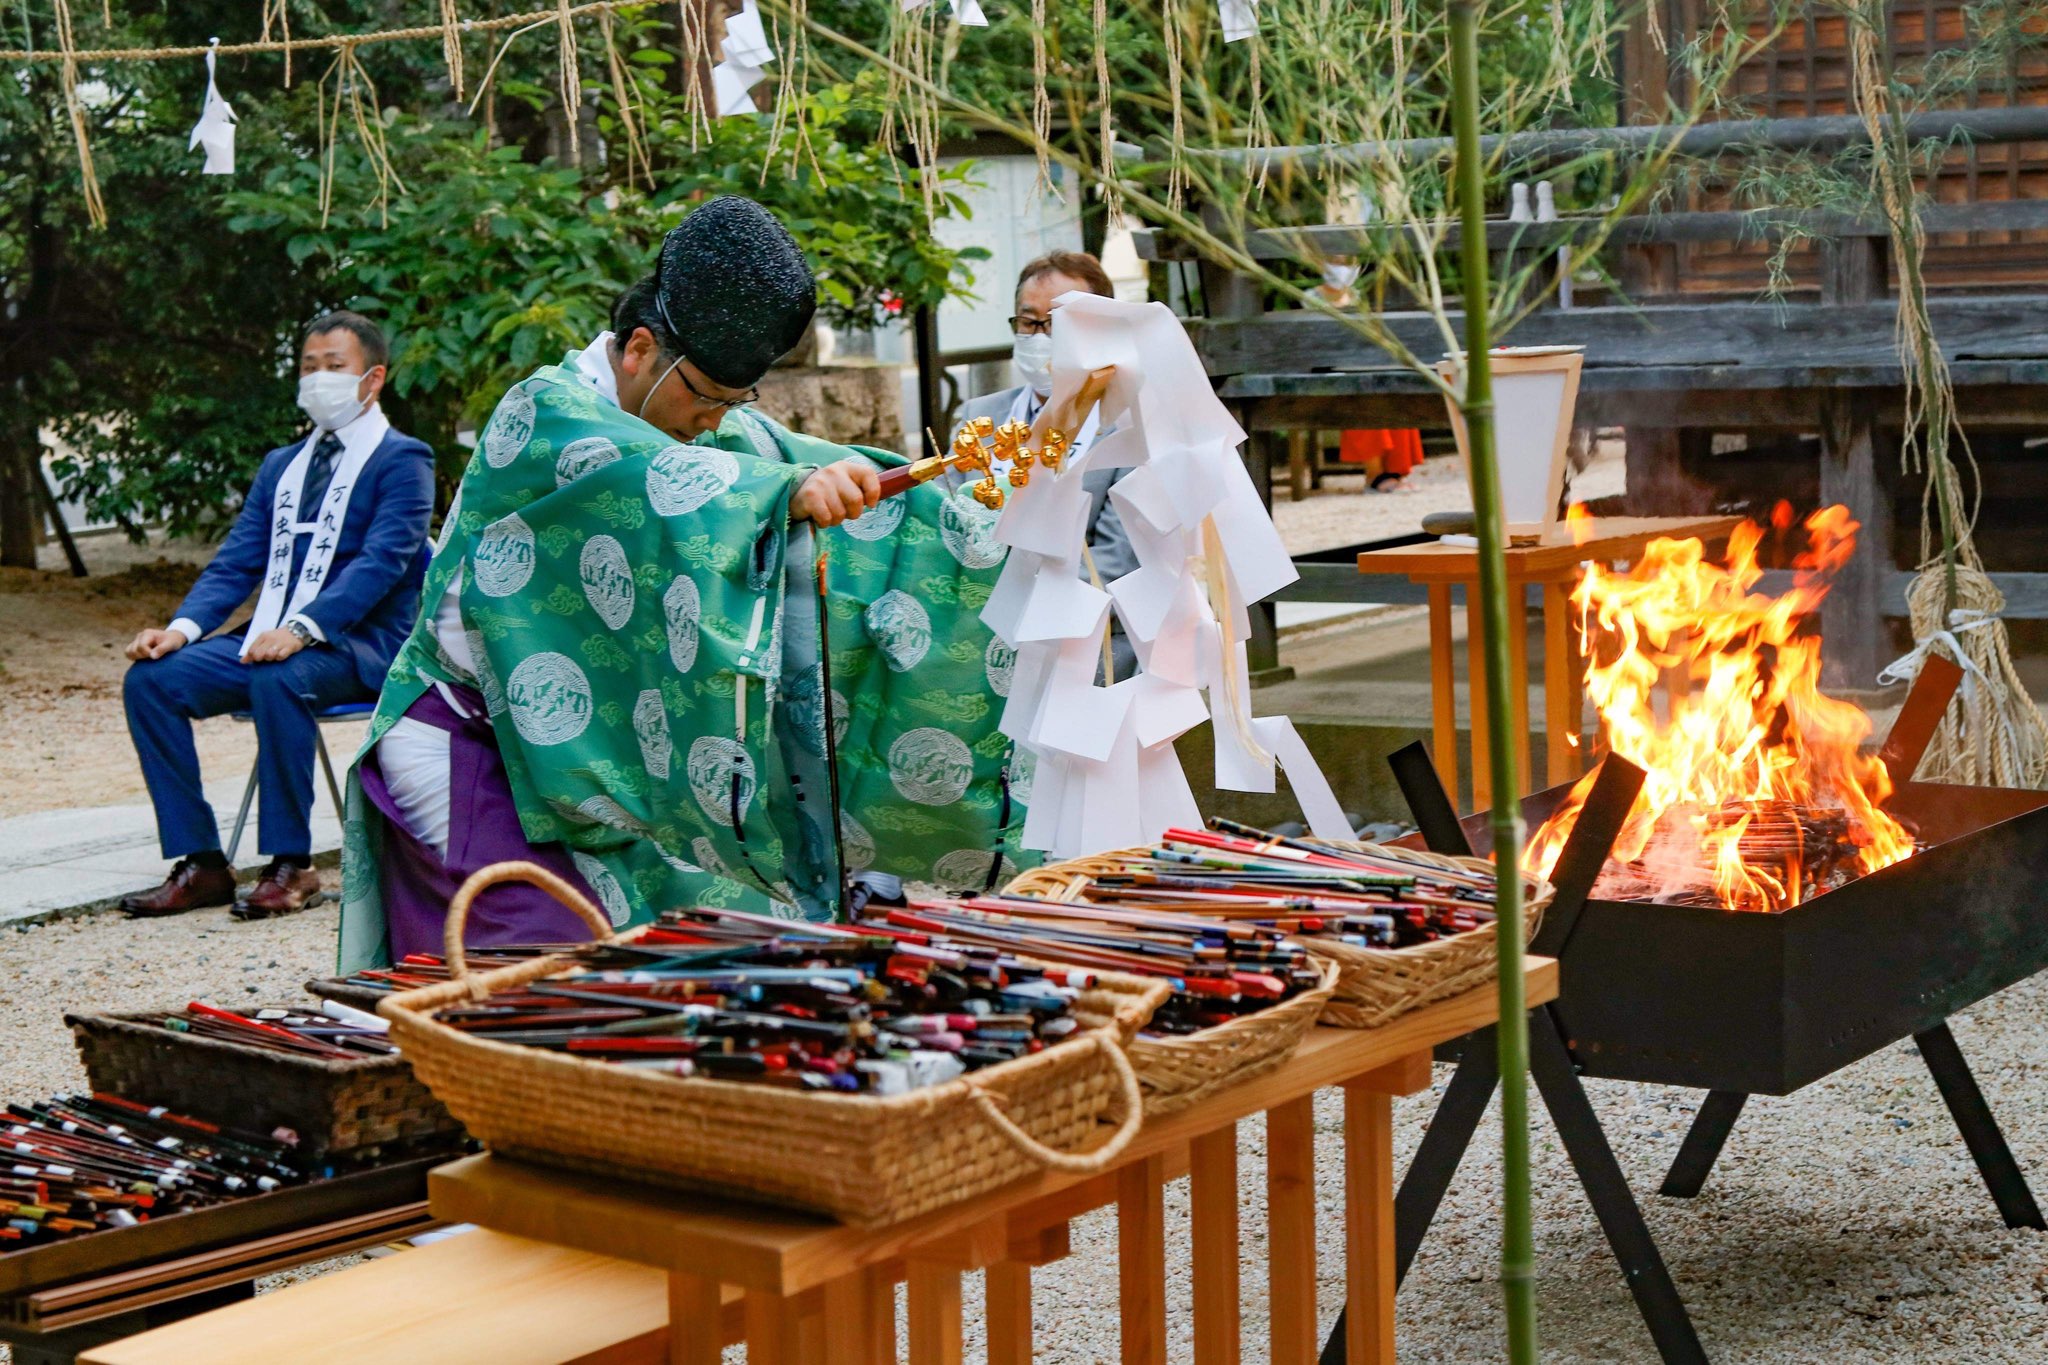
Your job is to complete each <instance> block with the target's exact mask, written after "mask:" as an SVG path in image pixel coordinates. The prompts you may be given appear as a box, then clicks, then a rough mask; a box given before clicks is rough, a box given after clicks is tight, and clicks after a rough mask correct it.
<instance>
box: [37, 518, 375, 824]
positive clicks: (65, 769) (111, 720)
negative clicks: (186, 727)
mask: <svg viewBox="0 0 2048 1365" xmlns="http://www.w3.org/2000/svg"><path fill="white" fill-rule="evenodd" d="M79 549H80V552H81V553H82V554H83V555H84V556H85V562H86V566H87V567H88V568H90V569H91V570H92V575H93V576H92V577H90V578H85V579H77V578H73V577H71V576H70V574H68V573H66V572H64V569H63V564H64V560H63V552H62V551H61V550H60V549H59V548H58V547H57V546H56V545H55V544H52V545H48V546H45V547H44V549H43V553H42V556H41V563H42V569H41V571H39V572H29V571H27V570H24V569H0V696H4V697H5V699H6V703H7V711H8V722H9V735H10V739H9V742H8V743H7V744H4V745H0V816H8V815H26V814H28V813H30V812H33V811H42V810H62V809H66V808H70V807H75V806H98V805H112V804H116V803H121V802H136V801H142V800H144V799H146V795H147V793H146V792H145V790H144V788H143V785H142V769H141V768H140V767H139V766H138V765H137V763H136V761H135V750H134V748H133V746H131V745H130V744H129V742H128V731H127V726H126V722H125V721H123V719H122V716H121V678H122V675H123V674H125V673H126V672H127V671H128V660H127V659H126V657H124V655H123V654H122V651H123V650H124V649H125V648H126V647H127V644H128V642H129V641H130V640H132V639H134V638H135V633H136V632H137V631H139V630H141V629H143V628H144V627H146V626H162V625H167V624H169V622H170V619H171V614H172V613H173V612H174V611H175V610H176V609H177V606H178V602H179V600H180V599H181V598H182V597H183V596H184V595H185V590H186V589H187V588H188V587H190V586H191V584H192V580H193V579H194V578H196V577H197V576H198V573H199V569H200V566H202V565H204V564H205V563H206V561H207V560H208V559H209V558H211V557H212V554H213V547H212V546H210V545H193V544H190V543H186V542H172V543H168V544H167V543H164V542H162V541H160V540H159V541H153V542H152V543H150V544H148V545H140V546H138V545H130V544H129V543H128V542H127V541H126V540H124V539H122V538H121V537H119V536H90V537H87V538H86V539H84V540H82V541H81V542H80V543H79ZM195 735H196V741H197V744H198V748H199V761H200V765H201V767H202V768H203V769H204V771H205V773H206V775H207V777H208V778H209V779H211V778H215V777H218V776H220V775H221V774H223V773H246V772H247V771H248V770H249V765H250V764H251V763H252V762H254V761H255V757H256V733H255V730H254V728H253V727H251V726H249V725H245V724H243V723H241V722H240V721H236V720H231V719H229V718H228V717H226V716H221V717H216V718H215V719H212V720H204V721H201V722H199V724H198V725H197V726H196V727H195ZM329 743H330V744H333V745H335V746H336V750H335V751H336V752H341V751H342V749H343V748H344V747H345V746H346V744H347V743H348V741H345V740H341V739H339V738H338V737H337V738H335V739H330V741H329Z"/></svg>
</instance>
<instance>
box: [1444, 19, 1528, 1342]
mask: <svg viewBox="0 0 2048 1365" xmlns="http://www.w3.org/2000/svg"><path fill="white" fill-rule="evenodd" d="M1481 3H1483V0H1447V4H1448V7H1449V17H1450V28H1451V132H1452V136H1453V140H1454V142H1455V144H1456V148H1457V166H1456V173H1457V179H1456V184H1457V192H1458V212H1459V216H1460V218H1461V219H1462V220H1463V226H1464V241H1463V256H1464V260H1463V281H1464V297H1465V394H1464V398H1463V400H1462V402H1461V404H1460V406H1461V407H1462V408H1463V411H1464V415H1465V438H1466V445H1467V452H1466V453H1467V454H1468V456H1469V457H1470V459H1471V462H1472V467H1471V470H1470V471H1469V473H1470V476H1471V480H1472V508H1473V511H1474V512H1475V513H1476V514H1477V519H1478V522H1479V526H1478V531H1479V600H1480V614H1481V620H1482V622H1483V625H1484V628H1485V631H1486V657H1485V668H1486V725H1487V728H1488V730H1489V732H1490V733H1491V734H1492V735H1493V743H1492V744H1491V745H1489V746H1488V747H1489V749H1490V753H1489V754H1488V756H1487V757H1488V759H1489V768H1490V776H1491V778H1492V782H1493V816H1492V819H1493V850H1494V861H1495V863H1496V865H1497V866H1498V867H1499V869H1500V880H1499V886H1500V891H1499V898H1498V901H1497V908H1498V910H1499V912H1500V918H1499V919H1498V920H1497V921H1496V923H1495V926H1494V929H1495V937H1496V938H1497V939H1498V941H1499V945H1500V1027H1499V1031H1498V1032H1499V1039H1500V1123H1501V1248H1500V1283H1501V1291H1502V1294H1503V1297H1504V1298H1505V1299H1506V1304H1507V1318H1508V1359H1509V1361H1511V1362H1512V1363H1513V1365H1535V1361H1536V1264H1535V1250H1534V1239H1533V1237H1532V1235H1531V1230H1530V1214H1529V1007H1528V1000H1527V996H1526V994H1525V992H1524V990H1523V982H1522V880H1521V877H1520V875H1519V869H1520V867H1521V863H1522V835H1523V829H1522V803H1521V800H1520V793H1521V790H1522V787H1521V779H1520V776H1519V774H1517V773H1516V772H1515V746H1514V745H1513V744H1512V743H1511V742H1510V738H1511V737H1512V736H1513V734H1514V732H1515V730H1514V724H1515V722H1514V698H1513V697H1512V696H1510V695H1509V692H1508V686H1509V681H1508V679H1509V667H1508V660H1509V653H1508V630H1509V625H1508V591H1509V589H1508V565H1507V555H1506V553H1505V549H1506V547H1505V544H1504V541H1505V539H1506V527H1505V524H1504V522H1503V520H1502V515H1501V504H1500V470H1499V468H1498V465H1497V464H1496V462H1495V459H1494V448H1493V368H1492V365H1491V363H1490V361H1489V359H1488V356H1487V349H1488V348H1489V347H1490V346H1491V345H1492V344H1493V342H1492V338H1491V336H1490V335H1489V333H1490V331H1491V328H1490V318H1489V313H1488V309H1489V305H1488V298H1487V282H1486V200H1485V178H1484V170H1485V168H1484V166H1483V164H1482V160H1481V154H1480V150H1479V48H1478V41H1477V37H1476V29H1477V26H1478V18H1479V6H1480V4H1481ZM1478 723H1479V718H1478V717H1477V716H1475V717H1473V724H1474V725H1475V726H1477V725H1478Z"/></svg>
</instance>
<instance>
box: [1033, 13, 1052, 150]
mask: <svg viewBox="0 0 2048 1365" xmlns="http://www.w3.org/2000/svg"><path fill="white" fill-rule="evenodd" d="M1045 71H1046V58H1045V0H1031V136H1032V138H1033V140H1034V141H1035V143H1036V146H1035V147H1034V148H1033V150H1034V151H1036V152H1037V153H1038V179H1037V181H1036V182H1035V183H1034V184H1033V185H1032V188H1033V189H1034V190H1050V189H1051V188H1052V165H1051V163H1050V161H1049V160H1048V159H1047V150H1046V149H1047V146H1048V145H1049V144H1050V143H1051V141H1052V96H1051V95H1050V94H1049V93H1047V91H1046V88H1045Z"/></svg>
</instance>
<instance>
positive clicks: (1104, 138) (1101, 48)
mask: <svg viewBox="0 0 2048 1365" xmlns="http://www.w3.org/2000/svg"><path fill="white" fill-rule="evenodd" d="M1095 90H1096V93H1097V94H1098V95H1099V96H1100V97H1101V99H1102V122H1101V124H1100V126H1099V128H1098V130H1097V134H1096V135H1097V137H1098V138H1099V139H1100V140H1101V143H1102V166H1101V172H1100V174H1101V177H1102V201H1103V203H1104V204H1106V205H1107V206H1108V207H1109V210H1110V212H1111V213H1114V212H1115V211H1116V209H1117V206H1118V205H1119V203H1121V201H1122V199H1123V196H1122V195H1120V194H1118V193H1117V188H1116V183H1117V182H1116V119H1115V115H1114V112H1113V111H1112V109H1111V108H1110V99H1109V4H1108V0H1095Z"/></svg>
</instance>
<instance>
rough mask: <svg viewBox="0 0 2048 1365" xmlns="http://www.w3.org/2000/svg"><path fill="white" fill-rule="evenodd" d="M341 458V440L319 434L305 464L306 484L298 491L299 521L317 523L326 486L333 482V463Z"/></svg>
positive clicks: (337, 437) (330, 435)
mask: <svg viewBox="0 0 2048 1365" xmlns="http://www.w3.org/2000/svg"><path fill="white" fill-rule="evenodd" d="M339 458H341V438H340V437H339V436H336V435H335V434H334V433H333V432H331V431H329V432H324V433H322V434H321V437H320V441H319V443H318V444H317V445H315V446H314V447H313V458H312V459H311V460H310V461H308V462H307V464H306V482H305V483H304V484H303V485H301V486H300V489H299V519H300V520H301V521H317V520H318V519H319V511H320V503H321V501H322V500H323V499H325V498H326V497H327V485H328V484H330V483H332V482H334V462H335V461H336V460H338V459H339Z"/></svg>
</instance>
